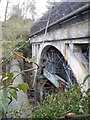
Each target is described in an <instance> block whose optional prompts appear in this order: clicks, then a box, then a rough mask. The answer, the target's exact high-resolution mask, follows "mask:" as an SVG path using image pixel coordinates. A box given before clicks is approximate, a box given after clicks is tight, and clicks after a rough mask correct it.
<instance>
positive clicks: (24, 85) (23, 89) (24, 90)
mask: <svg viewBox="0 0 90 120" xmlns="http://www.w3.org/2000/svg"><path fill="white" fill-rule="evenodd" d="M18 88H19V90H22V91H23V92H25V93H26V92H27V90H29V86H28V84H27V83H22V84H19V85H18Z"/></svg>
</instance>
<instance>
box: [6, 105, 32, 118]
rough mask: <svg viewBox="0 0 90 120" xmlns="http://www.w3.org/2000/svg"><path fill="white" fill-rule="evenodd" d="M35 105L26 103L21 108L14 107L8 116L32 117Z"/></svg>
mask: <svg viewBox="0 0 90 120" xmlns="http://www.w3.org/2000/svg"><path fill="white" fill-rule="evenodd" d="M32 110H33V106H32V105H30V104H29V105H28V104H27V103H24V104H22V105H21V106H20V108H14V109H11V110H9V111H8V113H7V117H8V118H32Z"/></svg>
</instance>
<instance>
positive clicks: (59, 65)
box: [40, 46, 76, 86]
mask: <svg viewBox="0 0 90 120" xmlns="http://www.w3.org/2000/svg"><path fill="white" fill-rule="evenodd" d="M40 64H41V65H42V66H43V68H44V69H45V70H47V71H48V72H50V73H51V74H53V75H57V76H59V77H61V78H62V79H64V80H65V81H66V82H67V83H68V84H69V85H70V86H71V85H72V84H73V83H75V82H76V79H75V77H74V74H73V72H72V69H71V67H70V65H69V64H68V62H67V61H66V60H65V58H64V56H63V55H62V53H61V52H60V51H59V50H58V49H57V48H55V47H53V46H47V47H46V48H44V50H43V52H42V55H41V60H40ZM41 74H43V71H41Z"/></svg>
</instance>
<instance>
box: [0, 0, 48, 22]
mask: <svg viewBox="0 0 90 120" xmlns="http://www.w3.org/2000/svg"><path fill="white" fill-rule="evenodd" d="M10 1H11V3H10V4H9V7H11V6H12V5H17V4H18V2H23V1H25V0H10ZM6 2H7V0H1V2H0V20H3V18H4V14H5V7H6ZM46 2H47V0H36V10H37V13H38V16H39V15H41V13H43V12H45V11H46V10H47V9H46Z"/></svg>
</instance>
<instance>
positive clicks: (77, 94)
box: [33, 77, 90, 119]
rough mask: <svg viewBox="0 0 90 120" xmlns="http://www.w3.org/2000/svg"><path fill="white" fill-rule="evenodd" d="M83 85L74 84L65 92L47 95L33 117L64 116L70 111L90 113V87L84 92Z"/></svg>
mask: <svg viewBox="0 0 90 120" xmlns="http://www.w3.org/2000/svg"><path fill="white" fill-rule="evenodd" d="M86 78H88V77H86ZM86 78H85V79H84V82H85V80H86ZM83 84H84V83H83ZM83 84H82V85H83ZM82 85H81V86H77V85H73V86H72V87H71V88H70V89H69V90H68V91H65V92H64V93H58V94H55V93H52V94H51V95H48V96H46V98H45V100H44V101H43V103H42V105H40V106H38V107H37V109H35V110H34V112H33V117H34V118H37V119H40V118H43V119H46V118H58V117H62V116H65V115H66V114H68V113H74V114H77V115H78V114H90V88H89V89H88V90H87V91H86V92H83V93H82V92H81V89H82Z"/></svg>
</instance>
